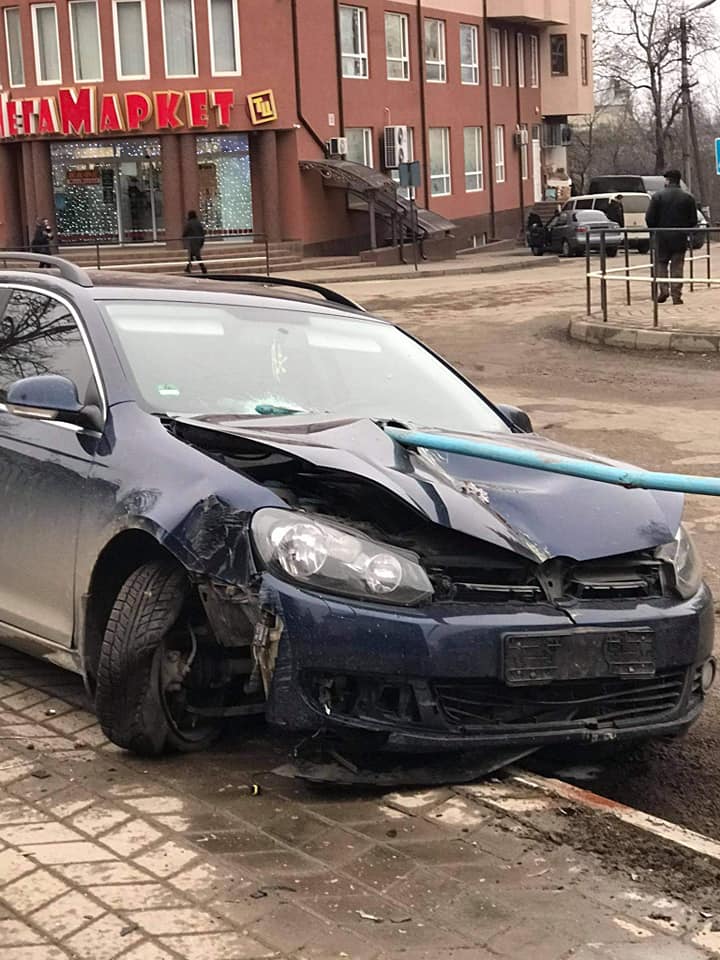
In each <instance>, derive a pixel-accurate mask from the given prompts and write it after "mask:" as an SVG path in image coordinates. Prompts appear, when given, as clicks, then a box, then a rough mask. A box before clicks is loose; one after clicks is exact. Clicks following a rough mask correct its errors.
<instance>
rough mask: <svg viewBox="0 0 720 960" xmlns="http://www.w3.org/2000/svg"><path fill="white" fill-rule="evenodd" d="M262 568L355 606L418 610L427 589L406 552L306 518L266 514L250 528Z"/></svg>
mask: <svg viewBox="0 0 720 960" xmlns="http://www.w3.org/2000/svg"><path fill="white" fill-rule="evenodd" d="M251 531H252V537H253V543H254V545H255V549H256V551H257V554H258V556H259V559H260V560H261V562H262V564H263V565H264V566H265V567H266V568H267V569H268V570H271V571H274V572H275V573H277V574H278V575H279V576H281V577H284V578H285V579H288V578H289V579H291V580H296V581H299V582H300V583H302V584H305V585H307V586H309V587H313V588H315V589H317V590H324V591H326V592H328V593H336V594H340V595H342V596H346V597H357V598H358V599H361V600H372V601H374V602H376V603H377V602H380V603H391V604H395V605H400V606H418V605H420V604H422V603H424V602H426V601H428V600H430V599H431V597H432V594H433V588H432V584H431V583H430V580H429V579H428V576H427V574H426V573H425V571H424V570H423V568H422V567H421V566H420V563H419V562H418V558H417V556H416V555H415V554H413V553H410V552H409V551H405V550H400V549H398V548H397V547H390V546H387V545H386V544H382V543H377V542H376V541H374V540H371V539H370V538H369V537H366V536H364V535H363V534H361V533H357V532H356V531H354V530H349V529H345V528H344V527H342V526H340V525H339V524H338V525H336V524H334V523H330V522H328V521H327V520H318V519H315V518H314V517H312V516H311V515H309V514H304V513H294V512H292V511H290V510H276V509H273V508H269V509H266V510H259V511H258V512H257V513H256V514H255V516H254V517H253V521H252V525H251Z"/></svg>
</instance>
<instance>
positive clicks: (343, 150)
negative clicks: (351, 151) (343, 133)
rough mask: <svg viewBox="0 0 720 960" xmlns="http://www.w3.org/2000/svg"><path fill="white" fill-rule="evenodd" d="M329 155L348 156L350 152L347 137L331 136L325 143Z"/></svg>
mask: <svg viewBox="0 0 720 960" xmlns="http://www.w3.org/2000/svg"><path fill="white" fill-rule="evenodd" d="M325 149H326V150H327V153H328V156H329V157H346V156H347V152H348V142H347V137H331V138H330V139H329V140H328V141H326V143H325Z"/></svg>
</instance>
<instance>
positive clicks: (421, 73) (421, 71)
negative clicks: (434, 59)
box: [416, 0, 430, 210]
mask: <svg viewBox="0 0 720 960" xmlns="http://www.w3.org/2000/svg"><path fill="white" fill-rule="evenodd" d="M416 13H417V32H418V79H419V81H420V124H421V126H422V131H421V134H422V157H423V190H424V191H425V206H426V207H427V209H428V210H429V209H430V151H429V148H428V128H427V98H426V92H427V91H426V90H425V24H424V23H423V11H422V0H417V8H416Z"/></svg>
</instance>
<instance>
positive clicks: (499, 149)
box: [494, 123, 507, 183]
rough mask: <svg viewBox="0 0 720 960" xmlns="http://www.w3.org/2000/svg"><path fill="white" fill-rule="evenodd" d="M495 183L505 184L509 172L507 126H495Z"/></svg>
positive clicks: (499, 124) (500, 124) (498, 124)
mask: <svg viewBox="0 0 720 960" xmlns="http://www.w3.org/2000/svg"><path fill="white" fill-rule="evenodd" d="M494 140H495V151H494V152H495V183H505V180H506V178H507V171H506V169H505V125H504V124H502V123H497V124H496V125H495V136H494Z"/></svg>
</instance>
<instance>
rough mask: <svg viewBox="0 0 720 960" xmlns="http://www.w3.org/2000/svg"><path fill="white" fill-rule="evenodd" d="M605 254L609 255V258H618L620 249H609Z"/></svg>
mask: <svg viewBox="0 0 720 960" xmlns="http://www.w3.org/2000/svg"><path fill="white" fill-rule="evenodd" d="M605 253H606V254H607V256H608V257H616V256H617V253H618V248H617V247H608V248H607V250H606V251H605Z"/></svg>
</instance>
